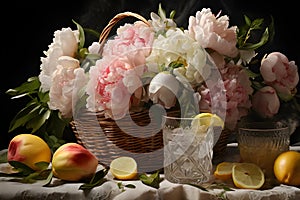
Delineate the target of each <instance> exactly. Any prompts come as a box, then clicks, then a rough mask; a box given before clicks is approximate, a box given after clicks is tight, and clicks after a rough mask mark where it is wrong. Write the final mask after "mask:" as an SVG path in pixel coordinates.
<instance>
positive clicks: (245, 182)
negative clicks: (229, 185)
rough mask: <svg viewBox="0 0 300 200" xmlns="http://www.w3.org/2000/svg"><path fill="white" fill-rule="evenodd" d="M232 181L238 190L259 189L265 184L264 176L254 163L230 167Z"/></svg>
mask: <svg viewBox="0 0 300 200" xmlns="http://www.w3.org/2000/svg"><path fill="white" fill-rule="evenodd" d="M232 180H233V183H234V185H235V186H236V187H238V188H242V189H259V188H261V187H262V186H263V184H264V183H265V175H264V173H263V171H262V169H261V168H260V167H259V166H258V165H256V164H254V163H236V164H235V165H233V167H232Z"/></svg>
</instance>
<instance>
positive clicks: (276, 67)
mask: <svg viewBox="0 0 300 200" xmlns="http://www.w3.org/2000/svg"><path fill="white" fill-rule="evenodd" d="M260 71H261V75H262V77H263V78H264V81H265V83H266V84H267V85H270V86H272V87H273V88H275V90H276V91H277V93H278V95H279V96H280V97H281V98H283V99H284V100H289V99H291V97H292V96H293V94H294V92H295V88H296V86H297V84H298V82H299V74H298V68H297V65H295V62H294V61H289V60H288V58H287V57H286V56H285V55H284V54H282V53H279V52H273V53H270V54H269V55H267V56H266V57H265V58H263V59H262V61H261V67H260Z"/></svg>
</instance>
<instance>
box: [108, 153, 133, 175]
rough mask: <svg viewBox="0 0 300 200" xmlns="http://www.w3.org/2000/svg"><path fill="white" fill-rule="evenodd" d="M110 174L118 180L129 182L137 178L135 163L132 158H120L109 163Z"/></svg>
mask: <svg viewBox="0 0 300 200" xmlns="http://www.w3.org/2000/svg"><path fill="white" fill-rule="evenodd" d="M110 172H111V174H112V175H113V176H114V177H115V178H116V179H119V180H130V179H135V178H136V177H137V163H136V161H135V159H134V158H132V157H129V156H121V157H118V158H115V159H114V160H112V161H111V163H110Z"/></svg>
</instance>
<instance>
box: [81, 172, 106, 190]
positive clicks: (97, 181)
mask: <svg viewBox="0 0 300 200" xmlns="http://www.w3.org/2000/svg"><path fill="white" fill-rule="evenodd" d="M108 171H109V167H107V168H104V169H102V170H99V171H98V172H96V173H95V174H94V176H93V177H92V179H91V180H90V182H89V183H84V184H82V185H80V186H79V190H90V189H92V188H94V187H96V186H99V185H101V184H102V183H104V182H105V179H104V177H105V176H106V174H107V173H108Z"/></svg>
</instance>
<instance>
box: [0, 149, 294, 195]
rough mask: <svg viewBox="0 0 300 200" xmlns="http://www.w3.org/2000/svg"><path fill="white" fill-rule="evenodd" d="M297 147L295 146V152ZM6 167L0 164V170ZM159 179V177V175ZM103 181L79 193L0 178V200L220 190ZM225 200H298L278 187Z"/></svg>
mask: <svg viewBox="0 0 300 200" xmlns="http://www.w3.org/2000/svg"><path fill="white" fill-rule="evenodd" d="M298 149H299V150H300V147H299V148H298V147H297V150H298ZM227 154H228V155H230V156H229V157H228V160H230V159H232V160H236V158H237V157H236V155H237V154H236V147H235V146H233V147H230V146H229V147H228V149H227ZM5 166H7V164H1V165H0V170H1V169H4V168H5ZM162 176H163V175H162ZM106 178H107V181H106V182H105V183H103V184H102V185H101V186H97V187H95V188H93V189H92V190H90V191H85V192H84V191H82V190H79V186H80V185H81V184H82V183H67V184H65V183H64V182H62V181H60V180H58V179H55V178H53V180H52V183H51V185H50V186H49V187H43V186H42V185H43V184H44V182H43V181H41V182H36V183H33V184H25V183H20V182H18V181H16V180H15V179H14V178H4V177H1V178H0V199H1V200H6V199H7V200H8V199H9V200H11V199H31V200H35V199H36V200H40V199H43V200H50V199H51V200H52V199H53V200H58V199H62V200H64V199H66V200H67V199H70V200H77V199H78V200H83V199H91V200H92V199H107V200H109V199H112V200H135V199H136V200H145V199H146V200H147V199H149V200H152V199H154V200H156V199H157V200H158V199H166V200H185V199H186V200H191V199H192V200H197V199H200V200H202V199H204V200H207V199H218V196H220V195H221V194H222V193H223V192H224V190H223V189H211V190H209V192H206V191H204V190H201V189H199V188H196V187H194V186H191V185H186V184H173V183H170V182H169V181H167V180H163V181H162V182H161V183H160V187H159V189H155V188H152V187H150V186H147V185H145V184H143V183H142V182H141V181H138V180H136V181H122V183H123V185H125V184H133V185H135V186H136V188H127V187H125V188H124V191H123V190H122V189H119V187H118V185H117V182H120V181H117V180H114V179H113V178H112V176H111V174H108V175H107V177H106ZM224 195H226V197H227V199H229V200H231V199H232V200H235V199H239V200H240V199H243V200H247V199H251V200H252V199H253V200H277V199H278V200H288V199H290V200H297V199H300V189H299V188H297V187H292V186H287V185H279V186H277V187H274V188H272V189H267V190H245V189H234V191H226V193H225V194H224Z"/></svg>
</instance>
